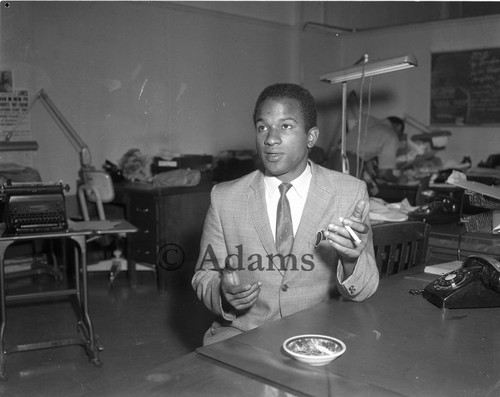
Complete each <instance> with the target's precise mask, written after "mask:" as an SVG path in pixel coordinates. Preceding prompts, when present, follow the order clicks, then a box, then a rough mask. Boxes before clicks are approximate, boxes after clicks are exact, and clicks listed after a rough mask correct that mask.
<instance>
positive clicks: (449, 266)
mask: <svg viewBox="0 0 500 397" xmlns="http://www.w3.org/2000/svg"><path fill="white" fill-rule="evenodd" d="M462 265H463V262H462V261H452V262H444V263H438V264H437V265H429V266H426V267H425V269H424V273H429V274H437V275H438V276H442V275H443V274H446V273H449V272H452V271H453V270H458V269H460V268H461V267H462Z"/></svg>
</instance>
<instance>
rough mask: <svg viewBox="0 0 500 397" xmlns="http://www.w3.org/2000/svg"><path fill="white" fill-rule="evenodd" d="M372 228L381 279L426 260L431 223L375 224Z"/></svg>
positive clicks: (421, 263)
mask: <svg viewBox="0 0 500 397" xmlns="http://www.w3.org/2000/svg"><path fill="white" fill-rule="evenodd" d="M372 231H373V247H374V249H375V260H376V262H377V267H378V270H379V273H380V278H385V277H388V276H391V275H393V274H396V273H399V272H401V271H403V270H406V269H409V268H411V267H414V266H419V265H424V264H425V263H426V260H427V255H428V252H427V247H428V244H429V235H430V225H429V224H427V223H425V222H421V221H406V222H387V223H380V224H376V225H373V226H372Z"/></svg>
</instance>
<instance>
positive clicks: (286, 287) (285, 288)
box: [281, 284, 288, 292]
mask: <svg viewBox="0 0 500 397" xmlns="http://www.w3.org/2000/svg"><path fill="white" fill-rule="evenodd" d="M281 290H282V291H283V292H286V291H287V290H288V285H286V284H283V285H282V286H281Z"/></svg>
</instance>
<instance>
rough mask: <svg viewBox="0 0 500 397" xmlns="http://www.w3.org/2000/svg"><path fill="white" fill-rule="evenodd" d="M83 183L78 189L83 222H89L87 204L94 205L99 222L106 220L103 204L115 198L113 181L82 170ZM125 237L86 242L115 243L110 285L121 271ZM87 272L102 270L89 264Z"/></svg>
mask: <svg viewBox="0 0 500 397" xmlns="http://www.w3.org/2000/svg"><path fill="white" fill-rule="evenodd" d="M82 179H83V183H82V184H81V185H80V186H79V187H78V200H79V203H80V209H81V211H82V216H83V220H84V221H87V222H88V221H90V213H89V209H88V205H87V202H92V203H94V204H95V205H96V208H97V215H98V218H99V221H105V220H106V214H105V212H104V205H103V204H104V203H109V202H111V201H113V199H114V198H115V191H114V187H113V181H112V179H111V176H110V175H109V174H108V173H107V172H104V171H96V170H82ZM124 238H125V235H118V236H114V237H113V236H112V235H110V234H106V235H103V236H94V237H92V238H90V239H89V240H88V242H90V241H92V240H93V239H99V240H100V242H101V245H102V246H109V245H111V244H112V243H113V242H114V243H115V246H116V248H115V250H114V251H113V256H114V258H113V259H112V265H111V268H110V271H109V280H110V284H112V283H113V281H114V279H115V278H116V276H117V275H118V273H120V271H121V270H122V269H121V268H122V266H123V264H122V245H123V241H122V240H123V239H124ZM88 266H89V267H88V271H89V272H90V271H92V270H96V271H100V270H102V269H101V267H100V266H99V263H97V264H89V265H88Z"/></svg>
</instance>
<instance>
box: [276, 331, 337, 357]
mask: <svg viewBox="0 0 500 397" xmlns="http://www.w3.org/2000/svg"><path fill="white" fill-rule="evenodd" d="M283 349H284V350H285V352H286V353H287V354H288V355H290V356H291V357H293V358H294V359H296V360H298V361H301V362H303V363H307V364H310V365H326V364H328V363H330V362H332V361H333V360H335V359H336V358H338V357H340V356H341V355H342V354H344V352H345V351H346V346H345V343H344V342H342V341H341V340H339V339H337V338H333V337H331V336H325V335H312V334H311V335H298V336H293V337H291V338H288V339H287V340H285V341H284V342H283Z"/></svg>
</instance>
